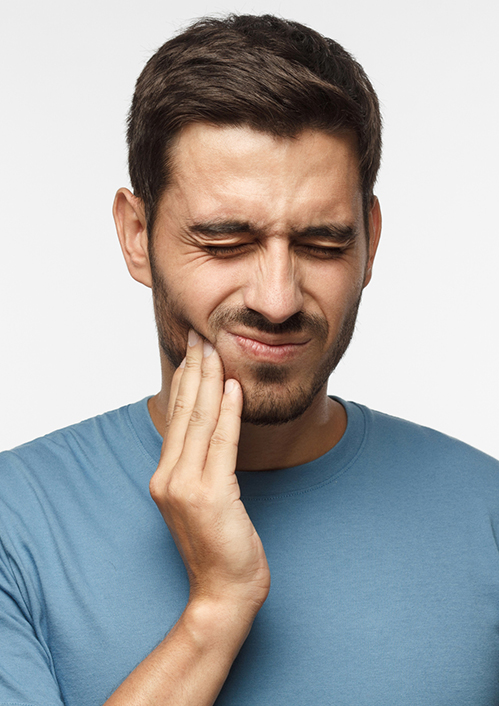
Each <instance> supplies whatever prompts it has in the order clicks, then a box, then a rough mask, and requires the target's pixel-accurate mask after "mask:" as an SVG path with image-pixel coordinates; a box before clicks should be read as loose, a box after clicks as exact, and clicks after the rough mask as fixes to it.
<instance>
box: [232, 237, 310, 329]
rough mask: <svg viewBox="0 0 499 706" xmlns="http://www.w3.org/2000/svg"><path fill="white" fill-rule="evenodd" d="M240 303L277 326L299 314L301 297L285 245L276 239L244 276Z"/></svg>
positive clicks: (287, 246) (291, 259)
mask: <svg viewBox="0 0 499 706" xmlns="http://www.w3.org/2000/svg"><path fill="white" fill-rule="evenodd" d="M248 277H249V279H248V283H247V286H246V288H245V292H244V303H245V305H246V306H247V307H248V308H249V309H253V310H254V311H258V312H259V313H260V314H262V315H263V316H265V318H266V319H268V321H270V322H272V323H274V324H279V323H282V322H283V321H286V319H289V317H290V316H293V314H296V313H297V312H298V311H301V310H302V307H303V293H302V289H301V285H300V281H299V273H298V271H297V265H296V262H295V261H294V260H293V257H292V253H291V252H290V249H289V245H288V242H286V241H285V240H284V239H282V240H281V239H276V242H273V243H270V244H268V245H267V246H266V247H265V248H264V249H263V250H262V252H261V253H260V254H259V256H258V258H257V260H256V262H255V263H253V264H252V266H251V271H250V272H249V273H248Z"/></svg>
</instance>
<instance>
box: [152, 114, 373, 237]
mask: <svg viewBox="0 0 499 706" xmlns="http://www.w3.org/2000/svg"><path fill="white" fill-rule="evenodd" d="M171 168H172V179H171V182H170V186H169V187H168V189H167V190H166V192H165V194H164V195H163V199H162V201H163V204H162V206H165V207H166V208H167V209H169V210H171V209H172V208H174V209H176V210H177V212H178V215H179V217H181V218H182V219H183V220H185V221H187V222H199V221H205V220H213V219H217V218H236V219H245V220H248V221H250V222H252V223H254V224H255V226H256V227H269V228H272V227H273V226H276V227H277V226H279V225H282V226H288V225H290V226H292V227H300V226H306V225H313V224H314V222H317V223H319V222H321V221H323V220H324V219H326V220H329V221H331V220H338V221H344V222H346V221H348V222H352V221H357V219H358V217H359V216H360V213H361V211H362V196H361V189H360V180H359V169H358V157H357V149H356V141H355V137H354V136H353V135H352V134H350V133H343V134H328V133H325V132H322V131H319V130H304V131H303V132H301V133H299V134H298V135H297V136H295V137H275V136H273V135H270V134H268V133H264V132H259V131H256V130H253V129H251V128H249V127H245V126H243V127H232V126H214V125H209V124H204V123H198V124H193V125H189V126H187V127H186V128H184V130H183V131H182V132H181V133H180V136H179V137H178V138H177V141H176V144H175V147H174V149H173V152H172V160H171ZM161 210H163V209H161Z"/></svg>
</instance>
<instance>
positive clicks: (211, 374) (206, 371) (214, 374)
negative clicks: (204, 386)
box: [201, 365, 220, 380]
mask: <svg viewBox="0 0 499 706" xmlns="http://www.w3.org/2000/svg"><path fill="white" fill-rule="evenodd" d="M201 377H202V378H203V380H218V379H219V378H220V373H219V371H218V370H216V369H214V368H212V367H211V366H206V365H203V367H202V368H201Z"/></svg>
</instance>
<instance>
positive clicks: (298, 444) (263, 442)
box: [148, 371, 347, 471]
mask: <svg viewBox="0 0 499 706" xmlns="http://www.w3.org/2000/svg"><path fill="white" fill-rule="evenodd" d="M163 372H164V374H163V384H162V388H161V391H160V392H159V393H158V394H157V395H155V396H154V397H151V399H150V400H149V404H148V406H149V413H150V415H151V419H152V421H153V423H154V426H155V427H156V429H157V430H158V432H159V433H160V434H161V436H163V432H164V425H165V417H166V409H167V405H168V398H169V395H170V383H171V373H169V372H167V371H163ZM165 373H166V374H165ZM346 426H347V416H346V412H345V410H344V408H343V406H342V405H341V404H339V403H338V402H336V401H335V400H331V399H330V398H329V397H328V396H327V391H326V386H324V388H323V389H322V390H321V391H320V392H319V394H318V395H317V396H316V398H315V399H314V401H313V402H312V404H311V405H310V407H309V408H308V409H307V410H306V412H305V413H304V414H302V416H301V417H300V418H299V419H295V420H294V421H292V422H288V423H287V424H280V425H277V426H256V425H255V424H243V425H242V427H241V436H240V439H239V451H238V457H237V467H236V468H237V470H238V471H271V470H275V469H279V468H291V467H292V466H299V465H301V464H303V463H309V462H310V461H313V460H314V459H316V458H319V456H322V455H323V454H325V453H326V452H327V451H329V450H330V449H331V448H333V446H335V445H336V444H337V443H338V441H339V440H340V439H341V437H342V436H343V434H344V432H345V429H346Z"/></svg>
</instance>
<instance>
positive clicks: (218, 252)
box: [206, 243, 346, 260]
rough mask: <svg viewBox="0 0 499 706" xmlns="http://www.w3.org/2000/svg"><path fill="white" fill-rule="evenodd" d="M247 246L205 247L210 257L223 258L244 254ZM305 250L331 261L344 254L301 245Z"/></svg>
mask: <svg viewBox="0 0 499 706" xmlns="http://www.w3.org/2000/svg"><path fill="white" fill-rule="evenodd" d="M247 246H248V244H246V243H244V244H243V245H229V246H225V247H224V246H218V245H207V246H206V250H207V252H208V253H209V254H210V255H214V256H215V257H224V256H231V255H239V254H240V253H242V252H244V251H245V250H246V248H247ZM301 247H305V248H306V250H307V255H312V256H322V257H323V258H324V259H330V260H333V259H334V258H337V257H339V256H340V255H342V254H343V253H344V251H345V250H346V248H321V247H319V246H316V245H302V246H301Z"/></svg>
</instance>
